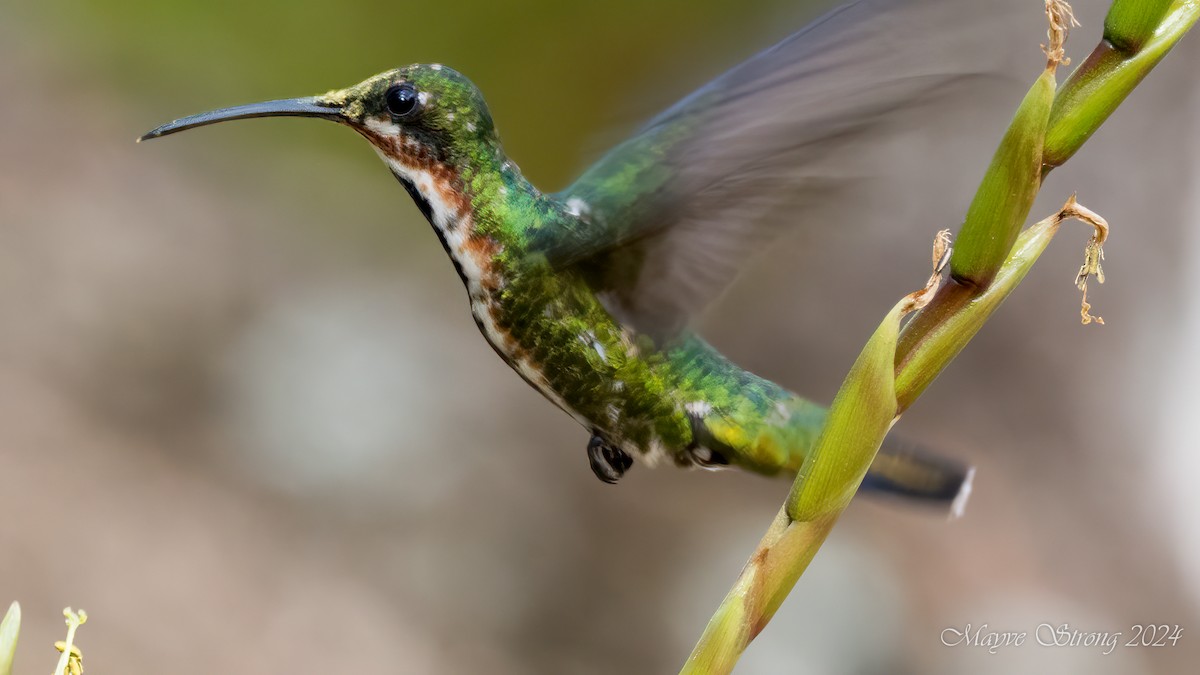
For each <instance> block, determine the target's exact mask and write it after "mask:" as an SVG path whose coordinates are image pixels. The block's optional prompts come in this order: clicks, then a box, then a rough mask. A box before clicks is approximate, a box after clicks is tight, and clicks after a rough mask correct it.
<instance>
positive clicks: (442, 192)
mask: <svg viewBox="0 0 1200 675" xmlns="http://www.w3.org/2000/svg"><path fill="white" fill-rule="evenodd" d="M954 4H955V2H953V1H951V0H938V1H931V0H907V1H906V0H860V1H859V2H855V3H852V4H849V5H846V6H843V7H840V8H838V9H835V10H833V11H832V12H830V13H828V14H826V15H824V16H822V17H821V18H818V19H817V20H815V21H814V22H812V23H811V24H809V25H808V26H807V27H805V28H803V29H801V30H800V31H799V32H796V33H795V34H793V35H791V36H790V37H787V38H786V39H784V40H783V41H782V42H780V43H778V44H776V45H775V46H773V47H771V48H769V49H767V50H766V51H763V52H761V53H759V54H758V55H756V56H754V57H752V58H750V59H749V60H748V61H745V62H744V63H742V64H740V65H738V66H736V67H734V68H733V69H731V70H729V71H728V72H726V73H725V74H724V75H721V76H719V77H717V78H716V79H715V80H713V81H712V82H710V83H709V84H708V85H706V86H704V87H703V88H701V89H699V90H698V91H696V92H695V93H693V94H691V95H690V96H688V97H686V98H684V99H683V100H681V101H680V102H678V103H677V104H675V105H674V106H672V107H670V108H668V109H667V110H665V111H664V112H662V113H661V114H659V115H658V116H656V117H654V118H653V119H652V120H651V121H649V122H648V123H647V124H645V125H644V126H643V127H642V128H641V129H640V131H639V132H637V133H636V134H635V135H634V136H633V137H631V138H629V139H628V140H626V141H625V142H623V143H621V144H620V145H618V146H616V147H615V148H613V149H612V150H611V151H610V152H608V153H607V154H606V155H605V156H603V158H601V159H600V160H599V161H598V162H597V163H596V164H594V165H593V166H592V167H590V168H589V169H587V170H586V171H585V172H584V173H583V174H582V175H581V176H580V177H579V178H578V179H577V180H575V181H574V182H573V183H572V184H571V185H569V186H568V187H567V188H566V189H564V190H562V191H559V192H555V193H543V192H542V191H540V190H539V189H538V188H537V187H535V186H534V185H532V184H531V183H530V182H529V181H528V180H526V179H525V177H524V176H523V175H522V173H521V170H520V169H519V168H518V167H517V165H516V164H515V163H514V162H513V161H512V160H511V159H510V158H509V157H508V155H507V154H506V153H505V150H504V147H503V145H502V144H501V142H500V137H499V134H498V132H497V127H496V125H495V123H494V122H493V119H492V115H491V113H490V112H489V110H488V106H487V104H486V103H485V101H484V98H483V95H482V94H481V92H480V90H479V89H478V88H477V87H476V86H475V85H474V84H472V82H471V81H470V80H468V79H467V78H466V77H465V76H464V75H462V74H461V73H459V72H457V71H455V70H453V69H451V68H449V67H446V66H443V65H440V64H417V65H409V66H405V67H402V68H397V69H394V70H389V71H387V72H383V73H380V74H378V75H375V76H373V77H370V78H368V79H366V80H365V81H363V82H360V83H359V84H356V85H353V86H351V87H347V88H344V89H337V90H333V91H329V92H327V93H325V94H321V95H318V96H309V97H303V98H293V99H284V100H273V101H267V102H263V103H253V104H249V105H240V106H235V107H229V108H222V109H219V110H213V111H211V112H205V113H201V114H198V115H193V116H190V117H184V118H181V119H177V120H175V121H172V122H169V123H167V124H164V125H162V126H160V127H158V128H156V129H154V130H152V131H150V132H148V133H146V134H145V135H144V136H142V137H141V138H140V139H138V140H139V141H143V140H149V139H155V138H159V137H162V136H167V135H170V134H175V133H178V132H181V131H185V130H188V129H193V128H196V127H200V126H204V125H209V124H215V123H218V122H225V121H229V120H239V119H246V118H256V117H284V116H291V117H311V118H317V119H323V120H327V121H331V122H335V123H337V124H340V125H343V126H346V127H349V128H350V129H353V130H354V131H356V132H358V134H359V135H360V136H362V137H363V138H365V139H366V141H367V142H368V143H369V144H370V145H371V147H372V148H374V150H375V151H376V153H378V155H379V157H380V158H381V159H382V160H383V163H384V164H385V165H386V166H387V168H388V169H389V170H390V171H391V173H392V174H393V175H394V176H395V178H396V179H397V180H398V181H399V183H400V185H401V186H403V188H404V190H405V191H406V192H407V193H408V194H409V196H410V197H411V198H412V201H413V202H414V203H415V205H416V207H417V208H418V209H419V210H420V212H421V213H422V214H423V215H424V217H425V219H426V220H427V221H428V222H429V224H430V225H431V226H432V229H433V232H434V234H435V235H436V236H437V237H438V239H439V240H440V242H441V244H442V246H443V248H444V249H445V251H446V253H447V255H448V256H449V258H450V260H451V262H452V263H453V265H454V268H455V270H456V271H457V273H458V276H459V277H460V278H461V280H462V283H463V284H464V286H465V287H466V292H467V298H468V301H469V306H470V311H471V315H472V317H474V320H475V323H476V325H477V326H478V328H479V331H480V332H481V333H482V335H483V337H484V338H485V340H486V341H487V342H488V344H490V345H491V347H492V348H493V349H494V350H495V352H496V353H497V354H498V355H499V356H500V358H501V359H503V360H504V362H505V363H507V364H508V365H509V366H510V367H511V368H512V370H514V371H515V372H516V373H517V374H518V375H519V376H520V377H521V378H522V379H524V380H525V381H526V382H527V383H528V384H529V385H530V386H531V387H533V388H534V389H535V390H537V391H538V392H540V393H541V394H542V395H543V396H544V397H545V398H546V399H548V400H549V401H550V402H551V403H553V404H554V405H555V406H557V407H558V408H560V409H561V410H563V411H564V412H565V413H567V414H568V415H570V416H571V417H572V418H574V419H575V420H576V421H577V422H578V423H579V424H580V425H582V426H583V428H584V429H585V430H586V431H587V436H588V440H587V443H586V446H585V447H586V456H587V460H588V463H589V466H590V467H591V469H592V471H593V472H594V473H595V475H596V476H597V477H598V478H599V479H600V480H602V481H604V482H606V483H616V482H617V481H618V479H620V478H621V477H622V475H623V474H624V473H625V472H626V471H627V470H628V469H629V468H630V467H631V466H632V464H633V463H634V462H635V460H636V461H638V462H640V463H643V464H646V465H650V466H653V465H656V464H674V465H678V466H683V467H701V468H709V469H716V468H724V467H737V468H740V469H744V470H748V471H752V472H756V473H759V474H766V475H775V474H783V475H793V474H795V473H796V472H797V471H798V470H799V468H800V466H801V464H802V462H803V461H804V457H805V456H806V454H807V453H808V452H809V450H810V449H811V448H812V447H813V444H814V442H815V441H816V439H817V436H818V434H819V433H820V430H821V427H822V424H823V422H824V420H825V417H826V414H827V410H826V408H825V407H823V406H821V405H819V404H817V403H815V402H812V401H810V400H808V399H805V398H803V397H801V396H799V395H797V394H794V393H792V392H791V391H789V390H788V389H786V388H785V387H783V386H781V385H779V384H776V383H774V382H772V381H769V380H767V379H764V378H762V377H759V376H757V375H755V374H753V373H751V372H748V371H746V370H744V369H742V368H741V367H739V366H737V365H736V364H734V363H733V362H731V361H730V360H728V359H726V358H725V357H724V356H722V355H721V354H720V353H719V352H718V351H717V350H716V349H715V348H714V347H712V346H711V345H709V344H708V343H707V342H705V340H704V339H703V338H702V337H701V336H700V335H698V334H697V333H696V331H695V330H694V329H693V328H692V324H693V321H692V320H693V318H694V317H695V316H697V314H698V313H699V312H700V311H701V310H702V309H703V308H704V307H705V306H707V305H708V304H709V303H710V302H711V301H712V300H713V299H714V298H716V297H717V296H718V295H720V293H721V292H722V290H724V289H725V288H726V287H727V286H728V285H729V284H730V282H731V281H732V280H733V279H734V278H735V276H736V274H737V272H738V270H739V269H740V268H741V267H742V266H743V265H744V264H745V263H746V261H747V260H749V259H750V258H752V256H753V255H754V254H755V253H756V252H758V251H760V250H761V249H763V248H764V246H766V245H767V244H768V243H769V242H770V241H773V240H774V238H775V237H777V236H778V235H779V234H780V233H781V232H784V231H786V230H788V229H789V228H791V227H793V226H795V225H796V224H797V223H802V222H803V220H804V212H803V209H802V208H798V207H797V204H798V203H799V204H800V205H801V206H802V204H803V201H802V200H800V201H799V202H798V201H797V200H796V199H795V198H796V196H797V195H802V194H808V193H814V192H815V193H824V192H828V191H830V190H833V189H836V188H837V187H839V185H840V182H844V181H845V180H847V179H845V178H844V177H841V176H837V175H832V176H831V175H829V174H828V173H827V172H826V171H825V170H824V168H823V167H825V166H826V165H828V164H829V160H830V158H837V157H839V156H845V155H846V154H848V153H849V152H851V151H852V150H853V148H854V147H855V146H854V145H853V144H854V143H855V142H856V141H861V140H862V139H864V138H867V137H869V135H870V134H871V133H872V132H873V131H875V130H878V129H880V128H882V126H883V125H884V124H885V123H886V120H887V119H888V118H889V116H890V115H892V114H893V113H894V112H895V111H896V110H898V109H904V108H909V109H911V108H914V107H917V106H919V105H920V104H921V102H922V101H924V100H927V99H928V98H929V97H931V96H932V95H934V94H935V93H936V92H937V91H939V89H940V88H943V87H945V86H946V85H947V84H948V83H951V82H953V81H955V80H956V79H958V78H960V77H962V75H963V71H962V68H961V67H960V64H959V62H958V60H957V59H947V58H946V50H945V49H939V48H936V47H937V44H938V42H937V41H936V40H931V39H930V38H929V36H930V35H931V34H932V33H933V32H934V31H933V30H932V29H931V28H930V26H933V25H942V24H944V23H945V21H944V20H942V21H939V20H938V17H940V16H942V15H943V14H944V13H945V12H946V11H947V10H948V8H949V7H951V6H953V5H954ZM971 472H972V470H971V469H970V468H969V467H967V466H966V465H965V464H964V463H962V462H960V461H957V460H954V459H949V458H946V457H942V456H939V455H937V454H935V453H932V452H930V451H928V450H925V449H923V448H921V447H919V446H915V445H913V444H911V443H906V442H904V441H902V440H900V441H897V440H894V439H892V438H890V437H889V439H888V440H887V441H885V443H884V445H883V447H882V448H881V450H880V452H879V455H878V457H877V459H876V461H875V463H874V465H873V466H872V468H871V470H870V471H869V473H868V474H867V476H866V478H865V480H864V482H863V485H862V489H865V490H871V491H874V492H879V493H891V494H898V495H904V496H909V497H913V498H916V499H918V500H924V501H927V502H931V503H942V504H948V503H950V502H951V501H953V500H956V498H960V497H961V496H963V495H964V494H965V491H966V490H967V489H969V479H970V476H971Z"/></svg>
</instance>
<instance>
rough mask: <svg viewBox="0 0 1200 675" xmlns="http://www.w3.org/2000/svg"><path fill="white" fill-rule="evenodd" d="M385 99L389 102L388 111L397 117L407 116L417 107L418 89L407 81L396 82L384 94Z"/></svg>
mask: <svg viewBox="0 0 1200 675" xmlns="http://www.w3.org/2000/svg"><path fill="white" fill-rule="evenodd" d="M383 98H384V101H385V102H386V103H387V109H388V112H390V113H392V114H393V115H395V116H396V117H405V116H407V115H411V114H412V113H413V111H414V110H416V109H417V103H418V102H419V99H418V98H417V90H416V89H414V88H413V86H412V85H411V84H408V83H407V82H406V83H404V84H394V85H392V86H391V88H390V89H388V90H387V93H386V94H384V95H383Z"/></svg>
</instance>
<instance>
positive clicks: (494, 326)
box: [365, 119, 707, 466]
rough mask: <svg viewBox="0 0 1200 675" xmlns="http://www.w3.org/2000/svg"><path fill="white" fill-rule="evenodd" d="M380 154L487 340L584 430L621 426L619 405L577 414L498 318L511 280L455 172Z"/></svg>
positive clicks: (652, 444)
mask: <svg viewBox="0 0 1200 675" xmlns="http://www.w3.org/2000/svg"><path fill="white" fill-rule="evenodd" d="M365 126H366V127H367V129H368V130H370V131H371V132H372V133H375V134H377V135H379V136H381V137H384V138H393V139H395V141H394V143H395V144H396V145H398V146H400V147H403V148H406V149H407V150H409V151H414V152H415V151H416V150H418V148H417V147H415V146H416V142H415V141H414V140H413V139H411V138H408V137H406V136H404V135H403V133H402V132H401V129H400V127H399V126H398V125H396V124H393V123H391V122H389V121H385V120H380V119H368V120H366V121H365ZM376 151H377V152H378V153H379V156H380V157H381V158H382V159H383V161H384V163H386V164H387V165H388V167H389V168H390V169H391V170H392V172H393V173H394V174H395V175H396V176H397V177H398V178H400V179H402V180H404V181H407V182H409V183H411V184H412V186H413V187H414V188H415V189H416V191H417V192H418V193H419V194H420V195H421V198H422V199H424V200H425V201H426V202H427V203H428V204H429V216H430V221H431V224H432V225H433V227H434V228H435V229H436V230H437V231H438V234H439V236H440V237H441V238H442V240H443V241H444V242H445V245H446V249H447V251H448V252H449V254H450V257H451V258H452V259H453V260H454V262H455V263H456V265H457V267H458V269H459V272H460V274H461V276H462V279H463V283H464V284H465V285H466V287H467V295H468V297H469V298H470V302H471V314H472V315H473V316H474V317H475V321H476V323H478V325H479V329H480V331H481V332H482V333H483V336H484V338H485V339H486V340H487V341H488V342H489V343H491V345H492V346H493V347H494V348H495V349H496V351H497V352H499V353H500V354H501V355H502V356H503V357H504V359H505V360H506V361H507V362H508V364H509V365H510V366H511V367H512V368H513V370H515V371H517V373H518V374H519V375H520V376H521V377H522V378H523V379H524V380H525V381H526V382H528V383H529V384H530V386H532V387H533V388H534V389H536V390H537V391H538V392H540V393H541V394H542V395H543V396H545V397H546V398H547V399H548V400H549V401H550V402H551V403H553V404H554V405H556V406H558V407H559V408H561V409H562V410H563V411H564V412H566V413H567V414H569V415H570V416H571V417H573V418H574V419H575V420H576V421H577V422H579V424H581V425H583V427H584V428H586V429H589V430H591V429H593V428H595V427H601V428H606V427H607V428H611V427H612V426H615V425H617V424H618V422H619V420H620V417H621V411H620V410H619V408H617V407H616V406H610V407H609V409H608V410H607V414H606V415H605V417H607V418H608V419H606V420H589V419H587V418H585V417H584V416H583V415H581V414H580V413H579V412H577V411H576V410H574V409H573V408H572V407H571V406H570V405H569V404H568V403H567V402H566V401H565V400H564V399H563V398H562V396H560V395H559V393H558V392H557V391H555V390H554V389H553V388H552V386H551V385H550V382H549V380H548V378H547V377H546V375H545V373H543V372H542V370H541V368H540V365H539V364H537V363H535V362H533V361H532V360H531V359H530V358H529V357H528V356H527V355H526V353H527V352H526V350H525V349H522V348H521V345H519V344H517V342H516V341H515V340H514V339H513V337H512V335H511V334H510V333H508V332H507V331H505V330H503V329H501V328H500V325H499V322H498V321H497V316H496V312H497V308H496V307H495V306H494V305H493V302H492V297H493V294H492V291H494V290H495V289H497V288H502V287H503V286H504V284H505V283H506V280H505V279H504V278H502V276H501V275H500V274H498V273H497V272H496V270H494V269H493V268H492V265H491V260H490V259H489V257H490V255H492V254H494V252H492V253H489V252H488V248H487V247H486V246H481V245H480V241H479V239H478V238H477V236H476V234H475V231H474V221H473V216H472V214H471V211H470V209H469V208H466V207H464V206H461V205H460V202H458V201H457V200H456V199H455V198H454V197H455V195H454V190H455V186H454V185H452V184H451V179H450V178H449V174H447V173H446V172H445V171H438V170H431V168H427V167H422V166H417V165H415V164H413V163H409V162H406V161H405V160H404V159H403V158H393V157H390V156H389V155H388V154H386V153H385V152H384V151H383V150H379V149H377V150H376ZM503 169H504V170H505V171H507V172H512V171H516V170H517V169H516V166H515V165H513V164H512V163H511V162H504V166H503ZM500 192H501V194H502V195H504V194H507V191H506V190H504V189H503V188H502V189H501V191H500ZM574 201H575V202H576V203H574V204H570V205H568V208H569V209H580V210H586V209H587V205H586V204H585V203H583V202H582V201H580V200H574ZM547 310H549V308H547ZM579 339H580V341H581V342H582V343H583V344H586V345H588V346H589V347H591V348H592V349H593V350H594V351H595V353H596V355H597V357H599V361H600V362H601V363H607V362H608V360H609V356H610V355H609V354H608V353H607V351H606V350H605V347H604V345H603V343H601V342H600V340H599V339H597V336H596V335H595V334H594V333H592V332H590V331H588V332H586V333H584V334H581V335H580V336H579ZM626 350H627V351H630V350H634V351H636V350H635V348H634V347H633V342H632V340H627V346H626ZM613 389H614V391H621V390H623V389H624V383H622V382H616V383H614V386H613ZM704 405H706V404H704V403H703V402H695V403H691V404H688V409H689V411H692V410H695V411H697V412H699V411H701V410H703V412H700V414H707V408H704V407H703V406H704ZM613 440H614V441H617V442H618V443H620V444H621V446H622V448H623V449H624V450H625V451H626V452H628V453H629V454H630V455H632V456H633V457H635V458H636V459H637V460H639V461H640V462H641V463H643V464H646V465H648V466H654V465H656V464H658V463H660V462H662V461H663V460H665V459H668V458H669V456H670V454H669V453H668V452H667V450H666V448H665V447H664V446H663V444H662V441H661V440H660V439H658V438H657V437H656V436H652V437H651V438H650V440H649V441H647V442H646V444H645V445H644V446H642V447H638V446H635V445H633V444H630V443H628V442H627V441H626V440H625V439H622V438H614V439H613Z"/></svg>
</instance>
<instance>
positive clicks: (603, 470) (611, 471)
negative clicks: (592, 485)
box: [587, 432, 633, 485]
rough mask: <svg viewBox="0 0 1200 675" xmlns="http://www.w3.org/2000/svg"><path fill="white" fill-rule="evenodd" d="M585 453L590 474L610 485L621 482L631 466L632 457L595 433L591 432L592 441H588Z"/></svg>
mask: <svg viewBox="0 0 1200 675" xmlns="http://www.w3.org/2000/svg"><path fill="white" fill-rule="evenodd" d="M587 453H588V463H589V464H591V466H592V473H594V474H596V478H599V479H600V480H602V481H604V482H605V483H608V484H610V485H612V484H615V483H616V482H617V481H619V480H621V476H624V475H625V472H626V471H628V470H629V467H631V466H633V458H632V457H630V456H629V455H628V454H627V453H626V452H625V451H624V450H622V449H621V448H618V447H617V446H615V445H613V444H612V443H610V442H608V439H606V438H604V437H603V436H601V435H600V434H598V433H596V432H592V439H591V440H590V441H588V446H587Z"/></svg>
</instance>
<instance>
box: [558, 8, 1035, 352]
mask: <svg viewBox="0 0 1200 675" xmlns="http://www.w3.org/2000/svg"><path fill="white" fill-rule="evenodd" d="M997 5H1008V3H1004V2H996V1H995V0H993V1H992V2H975V1H974V0H860V1H859V2H855V3H853V4H850V5H846V6H844V7H841V8H839V9H836V10H834V11H832V12H831V13H829V14H827V15H825V16H823V17H822V18H820V19H818V20H816V21H815V22H813V23H812V24H810V25H809V26H807V27H806V28H804V29H803V30H801V31H800V32H798V33H796V34H794V35H792V36H791V37H789V38H787V39H785V40H784V41H782V42H780V43H779V44H777V45H775V46H774V47H772V48H770V49H768V50H766V51H764V52H762V53H760V54H758V55H757V56H755V57H753V58H751V59H750V60H748V61H746V62H744V63H742V64H741V65H739V66H737V67H736V68H734V69H733V70H730V71H729V72H727V73H725V74H724V75H722V76H720V77H719V78H717V79H716V80H714V81H713V82H711V83H709V84H708V85H707V86H705V87H704V88H702V89H700V90H699V91H697V92H695V93H694V94H692V95H691V96H689V97H687V98H686V99H684V100H683V101H680V102H679V103H677V104H676V105H675V106H673V107H671V108H670V109H668V110H667V111H665V112H664V113H662V114H661V115H659V116H658V117H656V118H655V119H654V120H652V121H651V122H650V123H649V124H648V125H646V126H645V127H644V128H643V129H642V130H641V131H640V132H639V134H638V135H637V136H635V137H634V138H632V139H631V140H629V141H627V142H625V143H624V144H622V145H620V146H618V147H617V148H615V149H614V150H612V151H611V152H610V153H609V154H608V155H607V156H605V157H604V158H603V159H601V160H600V161H599V162H598V163H597V164H595V165H594V166H593V167H592V168H590V169H589V170H588V171H587V172H586V173H585V174H584V175H583V176H582V177H580V178H579V180H578V181H577V182H575V183H574V184H573V185H571V186H570V187H569V188H567V189H566V190H565V191H563V192H562V193H560V194H559V195H558V196H559V197H560V198H561V199H562V200H563V202H564V203H566V204H567V206H568V208H569V209H571V210H572V211H573V212H575V213H578V214H580V215H581V216H582V219H583V221H584V223H585V226H584V227H582V228H580V229H579V231H577V232H572V233H570V235H569V236H567V237H564V238H560V239H559V240H558V241H555V242H554V243H553V244H552V245H550V246H547V247H546V252H547V256H548V257H549V259H550V260H551V262H552V263H553V264H556V265H558V266H574V267H575V268H576V269H578V270H580V271H581V272H583V273H584V274H585V275H586V276H587V278H588V279H589V282H590V283H592V285H593V287H594V288H595V289H596V291H597V292H598V293H599V294H600V296H601V297H602V298H603V299H604V301H605V303H606V305H607V307H608V309H609V310H610V311H611V312H612V313H613V315H614V316H615V317H616V318H618V320H621V321H623V322H626V323H627V324H629V325H632V326H633V327H635V328H637V329H638V330H640V331H643V332H646V333H649V334H651V335H653V336H656V337H659V338H666V337H669V336H671V335H673V334H674V333H676V332H677V331H679V330H681V329H682V328H684V327H685V326H686V324H687V322H688V319H689V318H690V317H692V316H693V315H694V314H695V313H696V312H697V311H698V310H700V309H701V308H702V307H704V306H705V305H706V304H708V303H709V302H710V301H711V300H712V299H713V298H714V297H716V296H717V295H718V294H719V293H720V292H721V291H722V290H723V289H724V288H725V287H726V286H728V285H729V283H730V282H731V281H732V280H733V278H734V276H735V275H736V273H737V270H738V268H739V267H740V266H741V265H742V264H743V263H744V262H745V260H746V259H747V258H748V257H749V256H750V255H751V254H753V253H754V252H756V251H758V250H760V249H761V248H763V247H764V245H765V244H767V243H768V242H770V241H771V240H772V238H773V237H775V236H776V235H778V234H779V233H781V232H783V231H786V230H787V229H788V228H790V227H792V226H796V225H799V224H800V223H801V222H802V220H803V217H804V214H805V211H806V210H808V207H810V206H811V205H812V204H813V202H814V201H815V200H819V199H828V198H830V197H831V196H832V195H833V194H834V193H835V192H836V189H837V188H839V187H842V186H844V185H846V184H847V183H849V182H851V181H852V180H853V179H854V178H856V177H861V175H862V173H864V169H863V168H862V167H855V166H854V161H853V160H854V159H855V158H856V157H859V156H861V155H862V154H863V152H862V150H863V149H864V148H865V147H866V145H865V144H866V143H867V142H868V141H869V140H870V139H874V138H878V136H877V133H878V132H880V131H881V130H883V129H884V128H885V127H886V126H888V125H887V124H886V122H887V121H888V120H891V119H896V118H897V117H898V116H896V115H894V113H896V112H897V111H898V110H900V109H909V110H912V109H914V108H918V107H920V106H922V105H932V104H933V101H934V100H935V97H936V96H937V95H938V94H939V93H943V92H945V91H947V90H948V89H949V88H950V87H949V85H952V84H954V83H956V82H961V81H962V80H963V79H964V78H966V77H969V76H972V75H978V74H981V73H985V72H988V71H990V70H993V69H995V64H994V63H991V62H993V61H995V59H994V58H991V57H985V56H984V55H982V54H980V53H979V49H978V44H979V43H980V42H984V43H986V41H980V40H978V38H979V37H980V35H979V33H980V31H979V30H978V27H979V26H982V25H987V24H986V23H985V20H986V19H985V15H987V14H990V16H991V17H995V16H997V15H998V14H1000V13H1001V12H1002V11H1003V10H1002V9H1001V8H999V7H997ZM1008 6H1009V7H1011V5H1008ZM972 29H974V30H973V32H972ZM996 35H997V36H998V37H997V39H996V40H995V42H1001V41H1002V40H1003V38H1002V37H999V35H1000V34H996ZM943 98H944V97H943ZM907 117H908V118H909V119H911V117H912V116H911V115H908V116H907Z"/></svg>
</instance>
